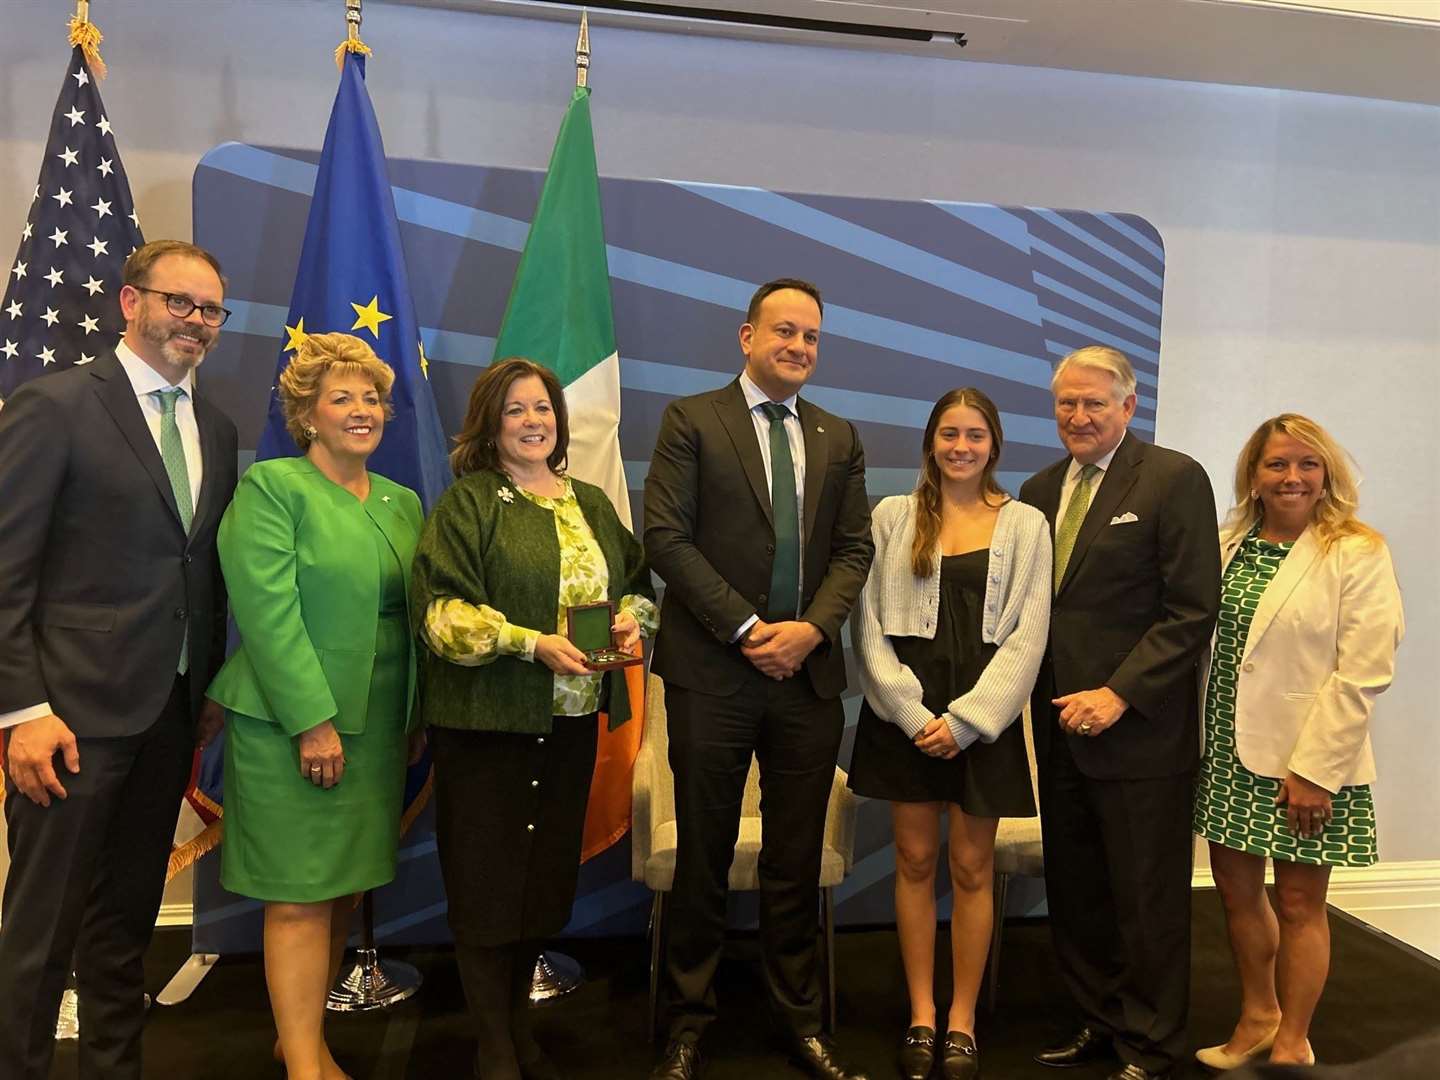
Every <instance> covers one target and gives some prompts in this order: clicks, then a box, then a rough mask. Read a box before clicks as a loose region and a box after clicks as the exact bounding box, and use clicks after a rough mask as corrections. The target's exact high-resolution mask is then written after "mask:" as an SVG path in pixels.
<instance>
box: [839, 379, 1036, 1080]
mask: <svg viewBox="0 0 1440 1080" xmlns="http://www.w3.org/2000/svg"><path fill="white" fill-rule="evenodd" d="M1003 438H1004V436H1003V433H1002V432H1001V429H1000V416H999V414H998V413H997V412H996V409H995V405H994V403H993V402H992V401H991V400H990V399H989V398H988V397H986V396H985V395H984V394H983V393H981V392H980V391H978V390H973V389H969V388H962V389H959V390H952V391H950V392H949V393H947V394H946V395H945V396H944V397H942V398H941V399H940V400H939V401H938V402H937V403H936V404H935V407H934V409H933V410H932V411H931V413H930V420H929V422H928V423H927V424H926V426H925V435H924V440H923V442H922V447H923V451H922V453H923V458H922V465H921V471H920V483H919V486H918V487H917V488H916V490H915V491H914V492H913V493H912V494H910V495H897V496H893V497H891V498H888V499H883V500H881V502H880V504H879V505H878V506H876V507H875V511H874V514H873V515H872V519H871V528H872V531H873V533H874V537H875V559H874V562H872V563H871V565H870V577H869V579H868V581H867V582H866V584H865V588H864V590H862V592H861V596H860V601H859V603H858V604H857V605H856V607H855V613H854V616H853V618H852V620H851V624H850V629H851V636H852V639H853V641H854V648H855V657H856V660H857V661H858V665H859V671H860V684H861V687H862V689H863V690H864V692H865V702H864V704H863V705H862V706H861V709H860V722H859V726H858V727H857V728H856V732H855V747H854V751H853V753H852V754H851V759H850V786H851V787H852V788H853V789H854V790H855V791H856V792H857V793H859V794H861V795H865V796H869V797H871V798H880V799H888V800H890V803H891V821H892V824H893V827H894V830H895V913H896V923H897V926H898V931H899V938H900V953H901V958H902V960H903V962H904V966H905V981H906V984H907V988H908V991H909V996H910V1026H909V1029H908V1030H907V1031H906V1032H905V1036H904V1038H903V1039H902V1040H901V1044H900V1071H901V1075H902V1076H903V1077H905V1078H907V1080H921V1078H924V1077H929V1076H931V1075H932V1070H933V1071H934V1073H936V1074H938V1075H940V1076H942V1077H944V1078H945V1080H968V1078H971V1077H974V1076H975V1075H976V1074H977V1072H978V1071H979V1066H980V1062H979V1056H978V1054H977V1051H976V1048H975V999H976V995H977V994H978V992H979V989H980V978H981V973H982V972H983V970H984V968H985V956H986V953H987V951H988V948H989V944H990V928H991V921H992V920H991V914H992V907H991V904H992V901H991V895H992V874H993V867H994V856H995V830H996V826H997V824H998V823H999V819H1000V818H1001V817H1002V816H1005V817H1030V816H1033V815H1034V813H1035V803H1034V799H1033V797H1032V795H1031V786H1030V766H1029V761H1028V758H1027V756H1026V753H1025V733H1024V731H1023V729H1022V728H1021V726H1020V725H1019V724H1017V723H1015V720H1016V718H1017V717H1018V716H1019V715H1020V712H1021V709H1023V708H1024V705H1025V701H1026V698H1027V697H1028V696H1029V694H1030V689H1031V687H1032V686H1033V685H1034V683H1035V674H1036V671H1037V670H1038V668H1039V666H1040V658H1041V656H1042V654H1043V653H1044V650H1045V637H1046V633H1047V630H1048V626H1049V621H1050V576H1051V571H1050V530H1049V526H1048V525H1047V523H1046V520H1045V516H1044V515H1043V514H1042V513H1040V511H1038V510H1036V509H1035V508H1034V507H1031V506H1026V505H1024V504H1023V503H1020V502H1016V501H1014V500H1012V499H1011V498H1010V497H1009V496H1007V495H1006V494H1005V492H1004V491H1002V490H1001V489H1000V487H999V485H998V484H997V483H996V482H995V477H994V473H995V465H996V462H997V461H998V460H999V457H1000V447H1001V444H1002V441H1003ZM942 815H945V816H948V818H949V824H950V840H949V859H948V863H949V869H950V884H951V896H952V900H953V903H952V908H953V914H952V918H951V923H950V948H951V955H952V957H953V966H954V980H953V983H954V993H953V995H952V998H951V1002H950V1012H949V1016H948V1017H947V1023H946V1027H945V1029H944V1030H945V1033H946V1034H945V1039H944V1044H943V1047H941V1048H939V1049H938V1050H937V1046H936V1042H937V1040H936V1035H935V1029H936V1027H937V1023H936V1010H935V993H934V974H935V971H934V968H935V869H936V863H937V861H938V859H939V852H940V819H941V817H942ZM937 1053H938V1054H939V1056H940V1057H941V1062H940V1065H939V1067H938V1068H936V1066H935V1058H936V1056H937Z"/></svg>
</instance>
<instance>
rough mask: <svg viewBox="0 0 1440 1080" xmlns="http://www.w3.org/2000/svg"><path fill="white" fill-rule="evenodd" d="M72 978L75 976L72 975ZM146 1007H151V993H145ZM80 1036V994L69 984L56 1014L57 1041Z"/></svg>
mask: <svg viewBox="0 0 1440 1080" xmlns="http://www.w3.org/2000/svg"><path fill="white" fill-rule="evenodd" d="M71 978H74V976H73V975H72V976H71ZM145 1008H147V1009H148V1008H150V995H149V994H146V995H145ZM78 1038H80V994H79V992H78V991H77V990H76V989H75V987H73V986H67V987H66V988H65V993H63V994H61V995H60V1011H59V1013H57V1014H56V1016H55V1041H56V1042H64V1041H65V1040H67V1039H78Z"/></svg>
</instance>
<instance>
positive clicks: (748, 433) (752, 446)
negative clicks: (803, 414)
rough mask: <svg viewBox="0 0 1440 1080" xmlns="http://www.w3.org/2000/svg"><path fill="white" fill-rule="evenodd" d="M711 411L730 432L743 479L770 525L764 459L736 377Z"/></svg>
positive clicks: (722, 392) (768, 492) (771, 522)
mask: <svg viewBox="0 0 1440 1080" xmlns="http://www.w3.org/2000/svg"><path fill="white" fill-rule="evenodd" d="M715 412H716V413H717V414H718V415H719V417H720V423H721V424H723V425H724V426H725V430H726V431H727V432H729V434H730V441H731V442H733V443H734V444H735V454H736V456H738V457H739V458H740V466H741V468H743V469H744V470H745V479H747V480H749V481H750V487H751V488H752V489H753V490H754V492H755V499H756V501H757V502H759V503H760V506H761V509H763V510H764V512H765V520H766V521H768V522H769V523H770V525H771V526H772V527H773V526H774V524H775V518H774V515H773V514H771V512H770V486H769V485H768V484H767V483H766V482H765V459H764V458H762V457H761V456H760V443H759V442H758V441H757V440H756V438H755V422H754V421H753V420H751V419H750V410H749V409H747V408H746V407H745V394H744V393H743V392H742V391H741V389H740V380H739V379H736V380H735V381H734V382H732V383H731V384H730V385H729V386H727V387H725V389H724V390H722V391H721V392H720V397H719V398H718V399H717V400H716V402H715Z"/></svg>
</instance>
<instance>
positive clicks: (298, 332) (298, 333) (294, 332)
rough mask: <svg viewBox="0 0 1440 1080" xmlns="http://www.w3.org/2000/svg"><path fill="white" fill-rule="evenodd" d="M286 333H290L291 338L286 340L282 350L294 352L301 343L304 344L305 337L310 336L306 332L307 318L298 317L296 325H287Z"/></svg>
mask: <svg viewBox="0 0 1440 1080" xmlns="http://www.w3.org/2000/svg"><path fill="white" fill-rule="evenodd" d="M285 333H286V334H288V335H289V338H290V340H288V341H287V342H285V348H284V349H283V350H281V351H282V352H293V351H294V350H295V349H298V348H300V346H301V345H304V344H305V339H306V338H307V337H309V336H310V335H309V334H307V333H306V332H305V320H304V319H303V318H301V319H296V320H295V325H294V326H287V327H285Z"/></svg>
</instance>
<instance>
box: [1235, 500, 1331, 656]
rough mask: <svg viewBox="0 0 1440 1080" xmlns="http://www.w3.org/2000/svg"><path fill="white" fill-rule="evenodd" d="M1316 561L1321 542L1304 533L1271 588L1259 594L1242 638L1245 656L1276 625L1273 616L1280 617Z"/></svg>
mask: <svg viewBox="0 0 1440 1080" xmlns="http://www.w3.org/2000/svg"><path fill="white" fill-rule="evenodd" d="M1319 558H1320V541H1319V540H1317V539H1316V538H1315V533H1314V531H1313V530H1312V529H1306V530H1305V531H1304V532H1303V533H1301V534H1300V539H1299V540H1296V541H1295V546H1294V547H1292V548H1291V549H1290V552H1289V554H1287V555H1286V556H1285V561H1284V562H1282V563H1281V564H1280V569H1278V570H1276V571H1275V576H1274V577H1273V578H1271V579H1270V584H1269V585H1267V586H1265V591H1264V592H1263V593H1261V594H1260V603H1259V604H1258V605H1257V606H1256V608H1255V615H1254V617H1253V618H1252V619H1251V620H1250V629H1249V630H1248V631H1247V632H1246V634H1245V655H1246V656H1249V655H1250V653H1251V651H1252V650H1253V649H1254V648H1255V646H1256V645H1258V644H1259V643H1260V639H1261V638H1263V637H1264V636H1265V631H1266V630H1269V629H1270V624H1271V623H1273V622H1274V621H1275V616H1277V615H1278V614H1280V609H1281V608H1282V607H1284V606H1285V601H1286V600H1288V599H1289V598H1290V594H1291V593H1292V592H1294V591H1295V586H1297V585H1299V584H1300V582H1301V580H1302V579H1303V578H1304V577H1305V575H1306V574H1307V573H1309V572H1310V568H1311V567H1312V566H1314V565H1315V562H1316V560H1318V559H1319Z"/></svg>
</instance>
